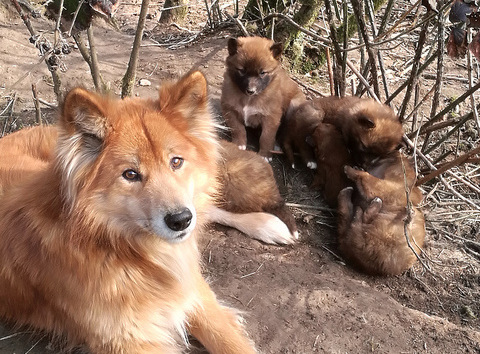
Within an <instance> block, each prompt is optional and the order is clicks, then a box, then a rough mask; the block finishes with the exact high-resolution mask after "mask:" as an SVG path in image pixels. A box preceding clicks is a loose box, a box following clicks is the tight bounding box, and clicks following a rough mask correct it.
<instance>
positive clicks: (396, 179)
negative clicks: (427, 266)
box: [338, 151, 425, 275]
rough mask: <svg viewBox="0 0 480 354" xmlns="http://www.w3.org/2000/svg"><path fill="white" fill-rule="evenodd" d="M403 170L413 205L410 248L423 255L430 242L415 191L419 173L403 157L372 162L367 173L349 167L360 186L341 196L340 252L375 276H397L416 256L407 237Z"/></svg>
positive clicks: (393, 156)
mask: <svg viewBox="0 0 480 354" xmlns="http://www.w3.org/2000/svg"><path fill="white" fill-rule="evenodd" d="M404 171H405V175H406V180H407V186H408V190H409V191H410V201H411V202H412V221H411V222H410V223H409V224H408V226H407V234H408V237H409V241H410V244H411V245H412V247H413V248H414V249H415V251H416V252H417V253H418V254H420V252H421V247H422V246H423V242H424V238H425V219H424V217H423V213H422V212H421V211H420V210H419V209H418V208H417V207H418V204H419V203H420V202H421V200H422V194H421V191H420V189H418V188H417V187H414V185H415V172H414V170H413V168H412V166H411V164H410V162H409V161H408V160H407V159H406V158H405V157H403V156H402V155H401V154H400V152H398V151H395V152H393V153H391V154H390V155H388V156H386V157H384V158H381V159H378V160H377V161H375V162H373V163H372V164H371V166H370V167H369V168H368V170H367V171H360V170H356V169H353V168H351V167H348V166H347V167H345V173H346V174H347V176H348V178H350V179H351V180H352V181H353V182H354V184H355V187H354V188H353V189H352V188H345V189H343V190H342V191H341V192H340V194H339V196H338V217H339V223H338V242H339V250H340V251H341V253H342V254H343V256H344V258H345V259H346V260H347V262H349V263H351V264H352V265H353V266H355V267H357V268H358V269H359V270H361V271H364V272H366V273H369V274H375V275H396V274H400V273H402V272H403V271H405V270H407V269H408V268H410V267H411V266H412V265H413V263H415V260H416V256H415V254H414V253H413V252H412V250H411V249H410V248H409V246H408V244H407V240H406V237H405V230H404V222H405V218H406V217H407V211H406V210H407V208H406V207H407V198H406V192H405V189H406V187H405V181H404Z"/></svg>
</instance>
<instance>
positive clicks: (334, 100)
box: [313, 96, 403, 167]
mask: <svg viewBox="0 0 480 354" xmlns="http://www.w3.org/2000/svg"><path fill="white" fill-rule="evenodd" d="M313 105H314V107H315V108H316V109H317V110H322V111H323V112H324V115H325V117H324V119H323V121H324V122H325V123H329V124H333V125H335V126H336V127H337V129H339V130H340V131H341V132H342V135H343V138H344V140H345V143H346V145H347V148H348V149H349V150H350V154H351V156H352V160H353V161H354V162H355V164H357V165H358V166H361V167H365V166H366V165H367V164H368V163H369V162H370V161H372V160H373V159H374V158H376V157H380V156H385V155H388V154H389V153H391V152H392V151H394V150H396V149H397V148H398V147H399V145H400V144H401V141H402V136H403V128H402V124H401V123H400V121H399V119H398V117H397V115H396V114H395V112H394V111H393V110H392V109H391V108H390V107H388V106H387V105H384V104H381V103H378V102H376V101H375V100H373V99H370V98H359V97H355V96H348V97H341V98H340V97H335V96H330V97H320V98H316V99H314V100H313Z"/></svg>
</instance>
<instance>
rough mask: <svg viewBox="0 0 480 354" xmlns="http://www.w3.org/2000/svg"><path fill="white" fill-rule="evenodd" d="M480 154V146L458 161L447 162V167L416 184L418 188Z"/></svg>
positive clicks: (457, 159) (460, 157) (444, 166)
mask: <svg viewBox="0 0 480 354" xmlns="http://www.w3.org/2000/svg"><path fill="white" fill-rule="evenodd" d="M478 153H480V146H478V147H476V148H475V149H473V150H470V151H469V152H467V153H466V154H463V155H461V156H459V157H457V158H456V159H454V160H452V161H450V162H447V163H446V164H445V165H443V166H442V167H440V168H439V169H438V170H435V171H433V172H432V173H430V174H428V175H426V176H425V177H423V178H421V179H419V180H418V181H417V183H416V185H417V186H420V185H422V184H424V183H426V182H428V181H430V180H432V179H434V178H435V177H437V176H438V175H440V174H442V173H444V172H446V171H448V170H450V169H451V168H453V167H455V166H459V165H461V164H462V163H464V162H465V161H467V160H468V159H469V158H470V157H472V156H473V155H476V154H478Z"/></svg>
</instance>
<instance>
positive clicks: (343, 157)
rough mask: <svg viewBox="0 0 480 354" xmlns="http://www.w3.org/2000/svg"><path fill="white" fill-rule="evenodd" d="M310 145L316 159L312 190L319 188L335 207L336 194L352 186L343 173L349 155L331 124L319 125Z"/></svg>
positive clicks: (348, 162) (339, 135)
mask: <svg viewBox="0 0 480 354" xmlns="http://www.w3.org/2000/svg"><path fill="white" fill-rule="evenodd" d="M312 143H313V148H314V151H315V156H316V159H317V170H316V172H315V177H314V179H313V183H312V186H311V187H312V188H320V189H321V190H322V192H323V196H324V198H325V200H326V202H327V203H328V205H330V206H331V207H336V206H337V198H338V193H339V192H340V191H341V190H342V189H343V188H345V187H348V186H350V185H352V183H351V181H350V180H349V179H348V178H347V176H346V175H345V172H344V166H345V165H350V164H351V159H350V154H349V152H348V149H347V147H346V146H345V143H344V142H343V138H342V134H341V133H340V132H339V131H338V129H337V128H335V126H334V125H332V124H326V123H320V124H319V125H318V126H317V127H316V128H315V130H314V132H313V134H312Z"/></svg>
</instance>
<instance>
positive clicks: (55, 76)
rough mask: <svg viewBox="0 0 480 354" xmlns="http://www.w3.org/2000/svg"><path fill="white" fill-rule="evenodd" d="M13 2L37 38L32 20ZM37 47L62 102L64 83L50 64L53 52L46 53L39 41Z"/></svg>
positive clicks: (29, 29)
mask: <svg viewBox="0 0 480 354" xmlns="http://www.w3.org/2000/svg"><path fill="white" fill-rule="evenodd" d="M11 2H12V4H13V6H14V7H15V9H16V10H17V12H18V14H19V15H20V17H21V18H22V20H23V23H24V24H25V26H26V27H27V29H28V32H30V35H31V37H32V38H37V37H38V34H37V33H36V32H35V30H34V29H33V26H32V23H31V22H30V19H29V17H28V15H26V14H25V13H24V12H23V10H22V8H21V7H20V5H19V4H18V1H17V0H11ZM62 3H63V2H62ZM35 46H36V47H37V49H39V50H40V53H41V54H42V55H43V58H42V59H43V60H44V61H45V64H46V65H47V68H48V71H50V74H51V75H52V80H53V91H54V92H55V95H56V96H57V101H58V102H60V101H61V100H62V93H61V84H62V82H61V80H60V76H59V75H58V72H57V68H56V67H53V66H52V65H50V63H49V62H48V58H49V55H50V54H51V52H52V50H51V49H50V51H49V52H48V53H44V52H43V49H42V48H41V44H40V43H39V42H38V41H35Z"/></svg>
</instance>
